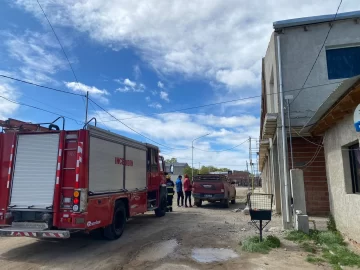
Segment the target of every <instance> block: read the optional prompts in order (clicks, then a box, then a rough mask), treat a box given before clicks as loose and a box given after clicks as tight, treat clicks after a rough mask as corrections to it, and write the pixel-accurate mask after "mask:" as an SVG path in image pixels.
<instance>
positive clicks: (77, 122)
mask: <svg viewBox="0 0 360 270" xmlns="http://www.w3.org/2000/svg"><path fill="white" fill-rule="evenodd" d="M22 96H24V97H26V98H28V99H31V100H33V101H35V102H38V103H40V104H43V105H46V106H48V107H52V108H54V109H57V110H59V111H62V112H64V113H67V114H71V113H69V112H68V111H65V110H63V109H60V108H58V107H55V106H53V105H52V104H51V105H50V104H48V103H45V102H42V101H40V100H37V99H35V98H32V97H30V96H28V95H24V94H22ZM64 117H65V116H64ZM76 124H78V125H81V126H83V125H84V123H83V122H81V121H76Z"/></svg>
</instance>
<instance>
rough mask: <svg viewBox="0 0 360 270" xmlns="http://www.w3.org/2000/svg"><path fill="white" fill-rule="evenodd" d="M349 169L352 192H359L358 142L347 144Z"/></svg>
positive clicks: (359, 153)
mask: <svg viewBox="0 0 360 270" xmlns="http://www.w3.org/2000/svg"><path fill="white" fill-rule="evenodd" d="M349 153H350V169H351V180H352V181H351V182H352V191H353V193H360V149H359V143H357V144H354V145H351V146H349Z"/></svg>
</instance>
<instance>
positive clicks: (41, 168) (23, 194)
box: [10, 133, 60, 209]
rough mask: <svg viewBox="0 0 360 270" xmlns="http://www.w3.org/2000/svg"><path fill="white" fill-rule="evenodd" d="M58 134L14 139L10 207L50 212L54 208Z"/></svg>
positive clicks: (26, 135)
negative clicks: (14, 149) (47, 210)
mask: <svg viewBox="0 0 360 270" xmlns="http://www.w3.org/2000/svg"><path fill="white" fill-rule="evenodd" d="M59 136H60V134H59V133H51V134H49V133H48V134H22V135H21V134H20V135H18V138H17V147H16V154H15V164H14V173H13V180H12V189H11V199H10V207H11V208H13V209H14V208H16V209H49V208H51V207H52V205H53V199H54V188H55V181H56V169H57V168H56V166H57V158H58V150H59Z"/></svg>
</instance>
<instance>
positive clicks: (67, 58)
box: [36, 0, 78, 82]
mask: <svg viewBox="0 0 360 270" xmlns="http://www.w3.org/2000/svg"><path fill="white" fill-rule="evenodd" d="M36 1H37V3H38V5H39V7H40V8H41V11H42V12H43V14H44V16H45V18H46V20H47V22H48V23H49V25H50V27H51V30H52V31H53V33H54V36H55V37H56V39H57V41H58V42H59V44H60V47H61V50H62V51H63V53H64V55H65V58H66V60H67V61H68V63H69V66H70V68H71V71H72V73H73V75H74V77H75V80H76V82H78V79H77V77H76V74H75V71H74V69H73V67H72V65H71V63H70V60H69V57H68V56H67V54H66V52H65V49H64V47H63V45H62V44H61V42H60V39H59V37H58V36H57V34H56V32H55V30H54V28H53V26H52V25H51V23H50V20H49V19H48V17H47V16H46V13H45V11H44V9H43V8H42V6H41V5H40V2H39V0H36Z"/></svg>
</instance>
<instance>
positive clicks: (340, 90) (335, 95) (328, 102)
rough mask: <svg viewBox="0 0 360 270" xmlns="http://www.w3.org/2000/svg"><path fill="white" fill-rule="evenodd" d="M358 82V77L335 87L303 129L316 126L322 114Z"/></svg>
mask: <svg viewBox="0 0 360 270" xmlns="http://www.w3.org/2000/svg"><path fill="white" fill-rule="evenodd" d="M358 80H360V75H359V76H355V77H352V78H350V79H347V80H344V81H342V82H341V84H340V85H339V86H338V87H336V88H335V89H334V91H332V92H331V93H330V95H329V96H328V98H327V99H325V101H324V102H323V103H322V104H321V105H320V107H319V109H318V110H317V111H316V112H315V114H314V115H313V116H312V117H311V118H310V120H309V121H308V122H307V123H306V125H305V127H309V128H311V127H312V126H313V125H314V124H316V123H317V122H318V121H319V120H320V119H321V118H322V117H323V116H324V114H325V113H326V112H327V111H328V110H329V109H330V108H331V107H332V106H333V105H334V104H335V103H336V102H337V101H338V100H339V98H341V97H342V96H343V95H344V94H345V93H346V92H347V91H348V90H349V88H350V87H351V86H352V85H353V84H354V83H355V82H357V81H358ZM304 130H305V128H304Z"/></svg>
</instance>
